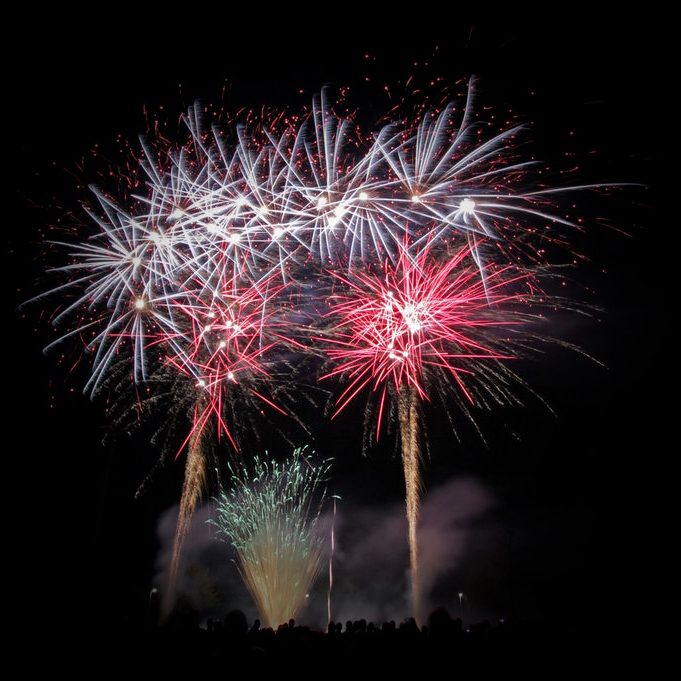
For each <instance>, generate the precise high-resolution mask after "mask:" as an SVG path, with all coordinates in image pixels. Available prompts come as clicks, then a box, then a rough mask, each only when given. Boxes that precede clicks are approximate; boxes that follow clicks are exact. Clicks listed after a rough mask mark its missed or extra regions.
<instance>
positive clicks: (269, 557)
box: [214, 449, 330, 628]
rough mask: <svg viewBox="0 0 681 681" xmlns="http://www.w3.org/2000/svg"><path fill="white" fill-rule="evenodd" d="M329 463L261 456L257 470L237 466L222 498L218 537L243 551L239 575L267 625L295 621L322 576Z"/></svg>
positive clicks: (297, 454)
mask: <svg viewBox="0 0 681 681" xmlns="http://www.w3.org/2000/svg"><path fill="white" fill-rule="evenodd" d="M329 467H330V465H329V462H321V463H314V462H312V461H311V460H310V459H309V458H308V457H307V456H306V455H305V452H304V450H303V449H296V450H295V451H294V452H293V455H292V456H291V457H290V458H289V459H288V460H286V461H285V462H284V463H278V462H277V461H265V460H262V459H260V458H258V457H256V458H255V460H254V465H253V468H252V470H251V469H250V468H248V467H242V468H239V469H236V468H233V467H231V470H232V483H233V487H232V489H230V490H223V491H222V493H221V494H220V495H219V497H218V498H217V504H216V519H215V521H214V524H215V525H216V526H217V528H218V538H220V539H223V540H226V541H227V542H228V543H231V544H232V545H233V546H234V548H235V549H236V552H237V557H238V564H239V572H240V573H241V577H242V579H243V580H244V583H245V584H246V587H247V588H248V590H249V592H250V593H251V595H252V597H253V600H254V601H255V603H256V605H257V607H258V611H259V613H260V616H261V618H262V620H263V623H264V624H265V626H268V627H273V628H275V627H277V626H278V625H279V624H282V623H283V622H287V621H288V620H289V619H290V618H292V617H295V616H296V615H297V614H298V612H299V611H300V609H301V608H302V607H303V605H304V604H305V600H306V597H307V595H308V593H309V591H310V588H311V586H312V584H313V582H314V580H315V577H316V576H317V574H318V573H319V568H320V559H321V553H322V544H323V540H322V537H321V535H320V533H319V532H318V529H317V520H318V518H319V512H320V509H321V507H322V504H323V502H324V497H325V490H323V489H322V485H323V482H324V480H325V478H326V476H327V474H328V472H329Z"/></svg>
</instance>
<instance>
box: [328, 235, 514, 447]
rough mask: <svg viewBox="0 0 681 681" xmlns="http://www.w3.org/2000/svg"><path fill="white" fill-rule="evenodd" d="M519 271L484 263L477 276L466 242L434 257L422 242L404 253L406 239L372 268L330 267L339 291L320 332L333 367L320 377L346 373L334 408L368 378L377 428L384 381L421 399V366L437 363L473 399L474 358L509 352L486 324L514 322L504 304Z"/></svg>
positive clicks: (510, 296)
mask: <svg viewBox="0 0 681 681" xmlns="http://www.w3.org/2000/svg"><path fill="white" fill-rule="evenodd" d="M526 276H527V275H519V274H517V273H514V271H513V270H511V268H509V267H505V268H491V267H488V268H487V270H486V272H485V276H484V277H483V278H481V277H480V269H479V266H478V264H476V262H475V260H474V258H473V254H472V253H471V250H470V247H469V246H464V247H462V248H460V249H459V250H457V251H456V252H454V253H453V254H452V255H450V256H449V257H447V258H446V259H442V258H437V257H435V256H434V254H433V253H432V251H431V248H430V246H429V245H426V246H425V247H423V248H422V249H420V250H419V251H418V252H417V253H416V255H411V254H410V253H409V249H408V248H407V244H405V245H404V247H403V249H402V252H401V255H400V257H399V259H398V261H397V263H396V264H395V265H393V264H391V263H390V262H389V261H387V260H386V262H385V264H384V266H383V271H382V272H380V273H373V272H371V271H365V272H364V273H353V274H351V275H350V276H348V277H343V276H340V275H337V274H335V273H333V277H334V278H335V279H336V280H339V281H340V282H341V283H342V284H343V286H344V288H345V289H346V292H344V293H341V294H338V295H335V296H333V297H332V302H331V310H330V312H329V317H331V318H332V319H333V320H335V322H334V324H333V326H332V328H331V329H330V330H329V332H328V336H327V337H326V338H325V339H324V340H325V341H326V342H327V343H329V344H330V346H328V347H327V348H326V354H327V355H328V357H329V358H330V359H332V360H333V361H334V362H335V363H336V367H335V368H334V369H333V370H332V371H331V372H329V373H327V374H326V375H325V376H324V378H328V377H330V376H336V375H343V376H345V377H347V378H348V379H349V385H348V386H347V387H346V388H345V390H344V391H343V393H342V394H341V395H340V397H339V398H338V401H337V409H336V412H335V414H334V416H335V415H337V414H338V413H339V412H340V411H342V410H343V409H344V408H345V407H346V406H347V405H348V403H349V402H351V401H352V400H353V399H354V398H355V397H356V396H357V394H358V393H360V392H361V391H362V389H364V388H365V387H367V386H369V385H371V386H372V387H373V390H374V391H375V392H376V391H380V402H379V413H378V425H377V434H378V431H379V430H380V424H381V414H382V412H383V406H384V403H385V398H386V394H387V391H388V389H389V388H390V387H391V386H392V387H393V388H395V389H396V391H399V390H400V389H401V388H403V387H404V386H413V388H414V389H415V390H416V391H417V392H418V394H419V396H420V397H421V398H422V399H426V400H427V399H428V395H427V391H426V384H425V382H424V377H425V374H426V372H427V371H429V370H441V371H444V372H445V374H446V375H448V376H449V377H450V379H453V381H454V382H455V383H456V385H457V386H458V388H459V389H460V390H461V392H462V393H463V395H464V396H465V398H466V399H467V400H468V401H469V402H470V403H473V397H472V395H471V392H470V391H469V390H468V389H467V387H466V377H467V376H469V377H470V376H472V375H473V374H474V373H475V367H476V364H477V363H479V362H480V361H485V360H493V361H498V360H504V359H510V358H512V357H513V356H514V355H513V353H512V352H511V351H510V350H509V348H508V347H507V345H506V344H504V343H503V342H495V340H494V333H493V331H494V329H496V330H497V335H499V334H498V330H499V329H500V327H508V326H509V325H516V324H520V323H522V319H521V318H520V317H518V316H517V315H514V314H512V313H511V312H510V310H512V309H513V308H515V307H516V304H517V303H519V302H521V301H522V300H523V298H524V296H523V294H522V293H521V292H520V291H519V286H518V284H519V283H520V281H521V280H523V279H525V278H526ZM504 335H507V334H504Z"/></svg>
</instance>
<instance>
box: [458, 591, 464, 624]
mask: <svg viewBox="0 0 681 681" xmlns="http://www.w3.org/2000/svg"><path fill="white" fill-rule="evenodd" d="M459 616H460V617H461V629H463V591H459Z"/></svg>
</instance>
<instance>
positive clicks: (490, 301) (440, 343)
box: [320, 244, 530, 617]
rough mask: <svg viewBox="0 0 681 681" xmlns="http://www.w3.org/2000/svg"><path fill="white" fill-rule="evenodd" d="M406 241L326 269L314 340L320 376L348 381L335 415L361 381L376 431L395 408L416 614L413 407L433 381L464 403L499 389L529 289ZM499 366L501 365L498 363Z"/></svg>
mask: <svg viewBox="0 0 681 681" xmlns="http://www.w3.org/2000/svg"><path fill="white" fill-rule="evenodd" d="M410 250H411V249H410V248H408V246H407V245H406V244H405V247H404V248H403V249H402V251H401V255H400V258H399V260H398V261H397V264H396V265H392V264H391V263H390V262H389V261H386V263H385V264H384V267H383V269H382V270H379V271H378V272H376V271H375V270H371V269H368V270H366V271H365V272H362V273H359V272H356V273H354V274H353V275H352V276H351V277H344V276H340V275H334V276H335V279H336V280H338V281H339V282H340V284H341V291H342V292H341V293H338V294H336V295H335V296H333V297H332V298H331V311H330V313H329V318H330V319H331V320H332V321H331V324H330V327H329V329H328V330H327V333H326V335H325V336H324V337H323V338H321V339H320V340H322V341H324V342H325V344H326V347H327V354H328V356H329V358H330V359H331V360H332V362H333V363H334V364H335V367H334V369H333V370H332V371H331V372H330V373H328V374H327V375H326V376H325V377H327V378H328V377H331V376H337V375H342V376H344V377H345V378H346V379H347V382H348V385H347V387H346V388H345V390H344V391H343V392H342V393H341V395H340V396H339V398H338V402H337V405H338V406H337V410H336V414H337V413H338V412H340V411H341V410H342V409H343V408H344V407H345V406H346V405H347V404H348V403H349V402H350V401H351V400H353V399H354V398H355V397H356V396H357V395H358V394H359V393H361V392H362V391H363V390H365V389H368V388H370V389H371V390H372V392H374V393H378V395H379V397H378V405H379V406H378V418H377V431H376V434H377V437H378V435H379V434H380V428H381V421H382V416H383V413H384V411H385V403H386V399H387V398H388V399H389V398H392V399H393V400H394V402H395V405H396V408H397V415H398V421H399V428H400V439H401V446H402V462H403V467H404V477H405V484H406V503H407V519H408V525H409V547H410V564H411V584H412V607H413V612H414V613H415V615H416V616H417V617H418V616H419V615H420V597H419V589H418V547H417V537H416V527H417V520H418V507H419V495H420V490H421V482H420V473H419V468H420V444H419V440H420V432H419V411H420V407H421V403H422V401H423V400H426V401H427V400H428V388H429V386H432V385H434V384H435V382H436V381H435V379H434V378H433V377H432V375H433V374H436V375H437V376H438V377H439V380H440V381H441V382H444V383H445V384H447V385H450V386H451V387H453V388H454V389H455V392H457V393H458V394H459V396H460V398H461V399H463V400H464V401H466V402H468V403H470V404H473V403H474V402H475V397H474V396H475V394H476V393H479V392H481V391H482V392H485V391H487V392H488V393H491V394H496V393H498V392H499V386H498V380H496V378H497V377H498V375H499V373H500V372H502V371H504V368H503V362H504V361H505V360H508V359H511V358H513V357H514V356H515V355H516V351H514V348H513V336H514V335H515V334H516V333H517V332H519V331H520V328H519V327H521V326H522V324H523V322H525V321H526V320H527V311H521V310H520V309H519V308H520V306H521V305H522V304H523V303H527V302H528V299H529V297H530V293H529V288H528V287H527V283H528V282H527V279H528V276H527V275H524V274H518V273H517V272H515V271H514V270H513V269H511V268H509V267H505V268H492V267H489V266H488V267H486V268H485V269H486V272H485V275H486V276H485V277H480V276H479V273H478V264H477V263H476V262H475V261H474V257H473V254H472V252H471V250H470V248H469V247H468V246H463V247H461V248H460V249H459V250H458V251H455V252H453V253H451V254H449V253H446V254H445V255H444V257H442V256H440V257H438V254H437V253H434V252H433V251H432V249H431V245H430V244H427V245H425V246H424V247H422V248H421V249H420V250H418V251H417V252H416V254H415V255H414V256H411V255H409V252H410ZM506 373H508V372H506Z"/></svg>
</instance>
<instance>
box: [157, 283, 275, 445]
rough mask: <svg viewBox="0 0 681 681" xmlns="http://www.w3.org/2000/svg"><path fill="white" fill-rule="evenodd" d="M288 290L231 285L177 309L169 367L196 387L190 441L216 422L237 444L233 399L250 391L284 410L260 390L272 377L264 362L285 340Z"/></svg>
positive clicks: (187, 299)
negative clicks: (280, 299)
mask: <svg viewBox="0 0 681 681" xmlns="http://www.w3.org/2000/svg"><path fill="white" fill-rule="evenodd" d="M281 288H282V285H281V284H279V283H277V282H276V280H275V278H274V277H269V278H268V279H266V280H265V281H261V282H259V283H258V284H250V285H248V286H242V287H240V288H235V286H234V284H233V283H231V282H229V281H227V282H224V283H223V284H222V286H220V288H219V289H218V290H216V291H214V292H213V294H212V295H211V296H210V297H207V296H205V295H199V294H193V293H188V294H187V295H185V296H183V297H182V298H178V299H177V300H175V301H174V302H173V304H172V315H173V321H174V326H175V328H177V329H179V330H180V331H179V332H177V333H169V334H168V335H167V337H166V338H165V339H164V341H165V345H166V346H167V361H168V363H169V364H170V365H171V366H173V367H175V368H176V369H177V370H178V371H180V372H181V373H183V374H184V375H186V376H187V377H189V378H190V379H192V380H193V381H194V382H195V384H194V385H195V388H196V391H197V400H196V404H197V408H196V410H195V413H194V418H193V425H192V428H191V431H190V433H189V434H188V436H187V441H189V439H190V438H191V437H197V436H199V435H200V433H201V432H202V431H203V430H204V429H205V428H206V426H207V424H208V423H209V420H210V419H211V417H213V418H214V420H215V423H216V425H217V428H216V431H217V435H218V437H220V435H225V436H226V437H227V438H228V439H229V441H230V442H231V443H232V445H233V446H235V447H236V443H235V441H234V438H233V436H232V432H231V431H232V428H231V427H230V424H229V423H228V422H227V421H226V419H225V416H224V414H225V403H226V402H227V401H228V400H229V399H230V393H232V392H235V391H248V392H250V393H251V394H252V395H254V396H255V397H257V398H258V399H259V400H260V401H262V402H263V403H266V404H267V405H269V406H270V407H272V408H274V409H275V410H277V411H279V412H282V413H284V412H283V410H282V409H281V408H280V407H278V406H277V405H276V404H275V403H274V402H273V401H272V400H271V399H269V398H268V397H266V396H265V395H264V394H263V393H262V392H261V390H262V389H260V390H259V387H260V386H262V385H266V384H267V382H268V380H269V378H270V376H269V374H268V371H267V368H266V365H265V363H264V361H263V360H264V357H265V355H266V354H267V352H268V351H269V350H271V349H272V348H273V346H274V345H275V344H276V342H277V340H278V338H279V337H280V332H281V329H280V328H279V327H280V326H281V325H282V324H281V322H277V321H275V311H276V308H275V306H274V305H273V302H272V301H273V300H274V299H276V297H277V295H278V294H279V293H280V291H281Z"/></svg>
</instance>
